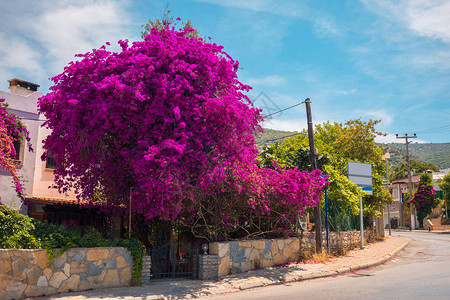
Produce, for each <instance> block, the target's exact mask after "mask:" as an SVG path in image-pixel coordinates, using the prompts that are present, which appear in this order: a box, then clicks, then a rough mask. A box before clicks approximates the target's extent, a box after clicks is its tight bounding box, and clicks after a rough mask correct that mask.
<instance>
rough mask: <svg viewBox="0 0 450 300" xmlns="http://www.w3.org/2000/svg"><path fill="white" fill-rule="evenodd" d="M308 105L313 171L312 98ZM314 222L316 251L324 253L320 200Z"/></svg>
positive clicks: (306, 102) (312, 165)
mask: <svg viewBox="0 0 450 300" xmlns="http://www.w3.org/2000/svg"><path fill="white" fill-rule="evenodd" d="M305 105H306V117H307V120H308V138H309V156H310V159H311V171H314V170H315V169H317V164H316V153H315V148H314V131H313V123H312V117H311V100H310V99H309V98H306V99H305ZM314 222H315V226H316V253H322V225H321V222H322V221H321V216H320V201H319V204H318V205H317V206H316V207H314Z"/></svg>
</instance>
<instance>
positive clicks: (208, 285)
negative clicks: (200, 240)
mask: <svg viewBox="0 0 450 300" xmlns="http://www.w3.org/2000/svg"><path fill="white" fill-rule="evenodd" d="M408 241H409V240H408V239H407V238H404V237H400V236H389V237H387V238H386V240H385V241H379V242H374V243H371V244H368V245H366V248H365V250H359V249H357V250H353V251H349V252H348V253H347V254H346V255H344V256H340V257H337V258H334V259H332V260H331V261H329V262H327V263H325V264H322V263H319V264H304V263H299V264H292V265H289V266H287V267H276V268H275V267H273V268H267V269H262V270H255V271H250V272H245V273H241V274H235V275H230V276H227V277H226V278H224V279H223V280H220V281H200V280H176V281H172V280H164V281H163V280H155V281H152V282H151V283H150V284H147V285H143V286H142V287H124V288H112V289H104V290H94V291H85V292H77V293H68V294H61V295H54V296H50V297H49V298H40V299H71V300H81V299H90V300H91V299H92V300H93V299H121V300H124V299H136V298H137V299H145V300H150V299H190V298H199V297H206V296H210V295H217V294H224V293H233V292H239V291H241V290H246V289H251V288H256V287H262V286H267V285H275V284H281V283H286V282H292V281H302V280H308V279H313V278H320V277H329V276H336V275H339V274H344V273H348V272H350V271H357V270H361V269H367V268H371V267H375V266H378V265H380V264H382V263H384V262H386V261H388V260H390V259H391V258H392V257H394V256H395V255H397V254H398V253H399V252H400V251H401V250H403V249H404V248H405V247H406V246H407V245H408Z"/></svg>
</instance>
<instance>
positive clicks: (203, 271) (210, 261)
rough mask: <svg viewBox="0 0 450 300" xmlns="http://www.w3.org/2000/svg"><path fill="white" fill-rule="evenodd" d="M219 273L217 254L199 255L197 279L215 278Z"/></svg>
mask: <svg viewBox="0 0 450 300" xmlns="http://www.w3.org/2000/svg"><path fill="white" fill-rule="evenodd" d="M218 274H219V256H217V255H200V256H199V272H198V279H200V280H213V279H217V278H218Z"/></svg>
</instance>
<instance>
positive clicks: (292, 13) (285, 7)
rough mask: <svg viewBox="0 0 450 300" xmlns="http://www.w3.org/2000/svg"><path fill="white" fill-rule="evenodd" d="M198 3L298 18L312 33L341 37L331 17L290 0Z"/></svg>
mask: <svg viewBox="0 0 450 300" xmlns="http://www.w3.org/2000/svg"><path fill="white" fill-rule="evenodd" d="M197 1H198V2H206V3H212V4H216V5H220V6H225V7H233V8H238V9H242V10H250V11H255V12H264V13H270V14H274V15H279V16H284V17H293V18H299V19H303V20H306V21H309V22H311V23H312V24H313V28H314V32H315V33H316V34H318V35H319V36H332V37H336V36H341V32H340V30H339V28H338V26H337V25H336V24H335V22H334V20H333V18H332V16H331V15H327V14H325V13H324V12H323V11H318V10H313V9H312V8H310V7H308V6H307V5H305V3H302V2H300V1H290V0H279V1H271V0H253V1H243V0H197Z"/></svg>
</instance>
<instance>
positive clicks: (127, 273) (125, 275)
mask: <svg viewBox="0 0 450 300" xmlns="http://www.w3.org/2000/svg"><path fill="white" fill-rule="evenodd" d="M131 271H132V270H131V267H125V268H123V269H120V270H119V274H120V276H119V279H120V284H121V285H122V286H127V285H130V284H131V277H132V276H133V274H132V272H131ZM141 279H142V277H141ZM148 281H150V274H149V276H148ZM144 283H145V282H144Z"/></svg>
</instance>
